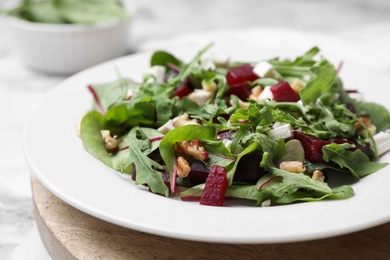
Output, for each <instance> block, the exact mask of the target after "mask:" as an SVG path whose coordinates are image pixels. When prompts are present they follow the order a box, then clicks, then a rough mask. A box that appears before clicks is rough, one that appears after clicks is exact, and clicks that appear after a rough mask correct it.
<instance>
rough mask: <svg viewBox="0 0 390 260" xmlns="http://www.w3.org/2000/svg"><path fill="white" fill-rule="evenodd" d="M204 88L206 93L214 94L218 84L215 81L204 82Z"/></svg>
mask: <svg viewBox="0 0 390 260" xmlns="http://www.w3.org/2000/svg"><path fill="white" fill-rule="evenodd" d="M202 88H203V90H204V91H207V92H210V93H214V92H215V91H216V90H217V83H215V82H214V81H207V80H202Z"/></svg>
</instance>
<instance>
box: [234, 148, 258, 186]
mask: <svg viewBox="0 0 390 260" xmlns="http://www.w3.org/2000/svg"><path fill="white" fill-rule="evenodd" d="M260 162H261V156H260V155H258V154H248V155H245V156H244V157H242V158H241V160H240V161H239V162H238V165H237V169H236V173H235V174H234V178H233V181H234V182H245V183H252V184H255V183H256V182H257V181H258V180H259V179H260V177H261V176H262V175H263V174H264V170H263V169H262V168H260Z"/></svg>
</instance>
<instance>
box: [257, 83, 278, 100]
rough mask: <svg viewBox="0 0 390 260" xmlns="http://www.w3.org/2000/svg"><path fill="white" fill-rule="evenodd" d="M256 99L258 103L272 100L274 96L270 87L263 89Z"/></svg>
mask: <svg viewBox="0 0 390 260" xmlns="http://www.w3.org/2000/svg"><path fill="white" fill-rule="evenodd" d="M257 99H258V100H259V101H266V100H267V99H271V100H273V99H274V94H272V92H271V87H270V86H266V87H265V88H264V89H263V92H261V94H260V95H259V97H258V98H257Z"/></svg>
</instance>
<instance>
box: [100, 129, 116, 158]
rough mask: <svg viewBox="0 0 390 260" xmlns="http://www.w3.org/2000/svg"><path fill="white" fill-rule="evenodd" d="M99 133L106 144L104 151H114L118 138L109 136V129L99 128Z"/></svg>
mask: <svg viewBox="0 0 390 260" xmlns="http://www.w3.org/2000/svg"><path fill="white" fill-rule="evenodd" d="M100 135H101V136H102V138H103V141H104V143H105V144H106V151H107V152H109V153H112V152H115V150H116V149H117V148H118V144H119V142H118V139H116V137H115V136H114V137H112V136H111V133H110V130H100Z"/></svg>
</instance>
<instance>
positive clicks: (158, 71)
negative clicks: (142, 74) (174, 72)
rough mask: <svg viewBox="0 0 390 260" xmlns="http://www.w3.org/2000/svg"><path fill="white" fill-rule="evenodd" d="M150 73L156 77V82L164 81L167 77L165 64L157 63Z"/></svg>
mask: <svg viewBox="0 0 390 260" xmlns="http://www.w3.org/2000/svg"><path fill="white" fill-rule="evenodd" d="M149 73H150V74H151V75H152V76H153V77H154V79H155V82H156V83H158V84H162V83H164V77H165V67H164V66H160V65H155V66H153V67H151V68H150V70H149Z"/></svg>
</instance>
